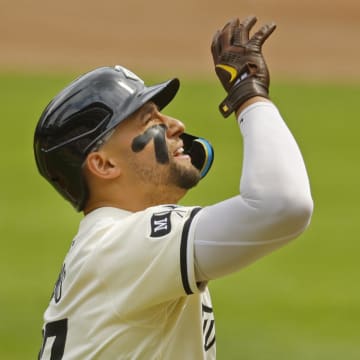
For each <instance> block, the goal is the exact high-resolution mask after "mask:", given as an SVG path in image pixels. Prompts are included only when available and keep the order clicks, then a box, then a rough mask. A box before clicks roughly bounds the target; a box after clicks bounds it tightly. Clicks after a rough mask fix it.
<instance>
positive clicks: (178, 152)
mask: <svg viewBox="0 0 360 360" xmlns="http://www.w3.org/2000/svg"><path fill="white" fill-rule="evenodd" d="M181 155H184V148H183V147H180V148H178V149H176V150H175V151H174V156H181Z"/></svg>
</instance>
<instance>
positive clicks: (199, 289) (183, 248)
mask: <svg viewBox="0 0 360 360" xmlns="http://www.w3.org/2000/svg"><path fill="white" fill-rule="evenodd" d="M199 210H200V208H194V207H181V206H173V205H169V206H165V205H164V206H156V207H152V208H148V209H146V210H144V211H141V212H136V213H130V212H126V211H123V210H120V209H115V208H110V207H105V208H100V209H97V210H95V211H93V212H91V213H90V214H88V215H87V216H86V217H85V218H84V219H83V220H82V221H81V223H80V228H79V232H78V234H77V235H76V237H75V238H74V240H73V242H72V244H71V248H70V250H69V252H68V254H67V256H66V258H65V261H64V264H63V268H62V271H61V273H60V276H59V279H58V281H57V283H56V286H55V289H54V293H53V296H52V298H51V301H50V304H49V306H48V308H47V310H46V312H45V315H44V322H45V323H44V328H43V346H42V349H41V351H40V354H39V359H42V360H45V359H46V360H48V359H106V360H110V359H111V360H114V359H146V360H150V359H171V360H176V359H181V360H183V359H196V360H198V359H215V326H214V316H213V311H212V306H211V300H210V296H209V293H208V290H207V288H206V286H205V285H206V284H196V281H195V275H194V254H193V251H194V244H193V235H192V234H191V231H190V224H191V222H192V220H193V218H194V216H195V214H196V213H197V212H198V211H199ZM201 285H203V286H201Z"/></svg>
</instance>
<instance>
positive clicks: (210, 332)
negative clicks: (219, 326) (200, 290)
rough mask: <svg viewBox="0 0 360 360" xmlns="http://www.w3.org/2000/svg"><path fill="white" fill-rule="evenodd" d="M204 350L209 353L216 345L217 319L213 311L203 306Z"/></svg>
mask: <svg viewBox="0 0 360 360" xmlns="http://www.w3.org/2000/svg"><path fill="white" fill-rule="evenodd" d="M202 317H203V336H204V350H205V351H208V350H209V349H210V348H211V347H212V346H213V345H215V319H214V313H213V309H212V308H211V307H209V306H206V305H204V304H202Z"/></svg>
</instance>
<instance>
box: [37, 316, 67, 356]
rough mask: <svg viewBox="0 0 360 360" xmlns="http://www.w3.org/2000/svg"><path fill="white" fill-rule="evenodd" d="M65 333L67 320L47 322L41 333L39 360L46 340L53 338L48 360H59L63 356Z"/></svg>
mask: <svg viewBox="0 0 360 360" xmlns="http://www.w3.org/2000/svg"><path fill="white" fill-rule="evenodd" d="M66 333H67V319H63V320H58V321H53V322H49V323H47V324H46V325H45V329H44V331H43V343H42V346H41V350H40V353H39V360H40V359H41V358H42V356H43V354H44V350H45V348H46V342H47V340H48V338H52V337H53V338H54V339H53V342H52V345H51V352H50V359H49V360H61V359H62V357H63V355H64V349H65V341H66Z"/></svg>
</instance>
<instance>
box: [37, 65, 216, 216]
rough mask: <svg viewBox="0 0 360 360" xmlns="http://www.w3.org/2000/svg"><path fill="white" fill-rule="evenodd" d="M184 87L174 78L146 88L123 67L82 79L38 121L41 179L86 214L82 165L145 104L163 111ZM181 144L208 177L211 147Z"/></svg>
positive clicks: (186, 137) (190, 139) (192, 140)
mask: <svg viewBox="0 0 360 360" xmlns="http://www.w3.org/2000/svg"><path fill="white" fill-rule="evenodd" d="M179 86H180V83H179V80H178V79H176V78H175V79H171V80H168V81H166V82H164V83H161V84H157V85H154V86H150V87H147V86H145V85H144V82H143V81H142V80H141V79H140V78H139V77H138V76H137V75H135V74H134V73H133V72H131V71H130V70H128V69H126V68H124V67H122V66H115V67H101V68H98V69H95V70H93V71H90V72H88V73H86V74H84V75H82V76H80V77H79V78H77V79H76V80H74V81H73V82H72V83H71V84H70V85H69V86H67V87H66V88H65V89H63V90H62V91H61V92H60V93H59V94H58V95H57V96H55V98H54V99H53V100H52V101H51V102H50V103H49V104H48V106H47V107H46V108H45V110H44V111H43V113H42V115H41V117H40V119H39V122H38V124H37V127H36V130H35V136H34V152H35V159H36V164H37V167H38V169H39V172H40V174H41V175H42V176H43V177H45V179H46V180H47V181H49V182H50V184H51V185H53V186H54V187H55V189H56V190H57V191H58V192H59V193H60V194H61V195H62V196H63V197H64V198H65V199H67V200H68V201H70V202H71V204H72V205H73V206H74V207H75V209H77V210H78V211H80V210H82V209H83V207H84V205H85V202H86V200H87V196H88V193H87V186H86V183H85V180H84V176H83V172H82V165H83V163H84V161H85V159H86V156H87V155H88V153H89V152H90V151H91V149H92V148H93V147H94V146H95V144H97V143H98V141H99V140H101V139H102V138H103V137H104V136H105V135H106V134H107V133H108V132H109V131H111V130H112V129H113V128H115V127H116V126H117V125H118V124H119V123H121V122H122V121H123V120H125V119H126V118H128V117H129V116H130V115H132V114H133V113H134V112H135V111H137V110H138V109H139V108H141V107H142V106H143V105H144V104H145V103H146V102H148V101H153V102H154V103H155V104H156V105H157V106H158V108H159V110H161V109H163V108H164V107H165V106H166V105H167V104H168V103H169V102H170V101H171V100H172V99H173V98H174V96H175V95H176V93H177V91H178V89H179ZM182 138H183V141H184V149H185V152H188V153H190V155H191V157H192V162H193V164H194V166H196V167H197V168H198V169H199V170H200V172H201V176H202V177H203V176H205V174H206V173H207V172H208V170H209V168H210V166H211V164H212V161H213V149H212V147H211V145H210V144H209V143H208V142H207V141H206V140H204V139H201V138H198V137H196V136H192V135H190V134H183V135H182Z"/></svg>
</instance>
